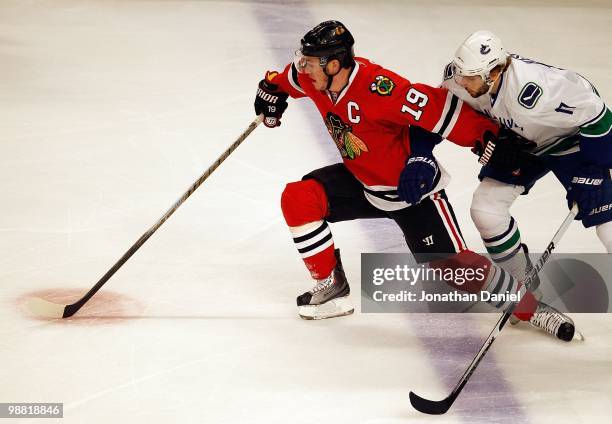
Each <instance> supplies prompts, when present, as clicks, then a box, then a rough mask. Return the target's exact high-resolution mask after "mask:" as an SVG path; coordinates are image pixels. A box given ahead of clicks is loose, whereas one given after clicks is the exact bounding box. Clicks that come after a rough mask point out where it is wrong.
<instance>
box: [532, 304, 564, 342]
mask: <svg viewBox="0 0 612 424" xmlns="http://www.w3.org/2000/svg"><path fill="white" fill-rule="evenodd" d="M541 308H542V311H536V313H535V314H534V316H533V317H532V318H531V320H530V321H531V323H532V324H533V325H535V326H537V327H540V328H542V329H544V330H546V331H547V332H549V333H551V334H554V335H557V330H559V327H560V326H561V324H563V323H564V322H568V321H567V320H566V318H565V317H564V316H563V314H562V313H561V312H559V311H557V310H555V309H553V308H552V307H550V306H547V305H545V306H544V305H543V306H541Z"/></svg>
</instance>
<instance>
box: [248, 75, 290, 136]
mask: <svg viewBox="0 0 612 424" xmlns="http://www.w3.org/2000/svg"><path fill="white" fill-rule="evenodd" d="M276 75H278V74H277V73H276V72H270V71H268V72H266V77H265V78H264V79H262V80H261V81H259V86H258V87H257V95H256V96H255V114H256V115H260V114H262V113H263V115H264V118H265V119H264V125H265V126H266V127H268V128H274V127H278V126H280V124H281V121H280V119H281V117H282V116H283V112H284V111H285V109H287V98H288V97H289V95H288V94H287V93H285V92H283V91H282V90H281V89H280V88H279V87H278V85H276V84H272V82H271V81H272V79H273V78H274V77H275V76H276Z"/></svg>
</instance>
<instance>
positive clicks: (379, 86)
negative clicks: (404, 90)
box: [370, 75, 395, 96]
mask: <svg viewBox="0 0 612 424" xmlns="http://www.w3.org/2000/svg"><path fill="white" fill-rule="evenodd" d="M394 88H395V83H394V82H393V80H391V78H389V77H386V76H384V75H378V76H377V77H376V79H375V80H374V82H373V83H372V84H370V91H371V92H372V93H376V94H378V95H380V96H390V95H391V92H392V91H393V89H394Z"/></svg>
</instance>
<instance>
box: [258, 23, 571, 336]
mask: <svg viewBox="0 0 612 424" xmlns="http://www.w3.org/2000/svg"><path fill="white" fill-rule="evenodd" d="M353 44H354V40H353V37H352V35H351V33H350V32H349V31H348V29H346V27H345V26H344V25H343V24H342V23H340V22H338V21H326V22H323V23H321V24H319V25H317V26H316V27H315V28H314V29H312V30H311V31H309V32H308V33H307V34H306V35H305V36H304V38H303V39H302V40H301V48H300V49H299V50H298V51H297V52H296V56H295V60H294V62H293V63H291V64H289V65H287V66H286V67H285V69H284V71H283V72H281V73H278V72H267V73H266V76H265V78H264V79H263V80H262V81H260V83H259V87H258V90H257V95H256V99H255V111H256V113H257V114H263V115H264V117H265V119H264V124H265V125H266V126H268V127H276V126H278V125H280V119H281V117H282V114H283V112H284V110H285V109H286V108H287V99H288V97H289V96H291V97H292V98H300V97H309V98H310V99H311V100H312V101H313V102H314V103H315V105H316V107H317V109H318V110H319V112H320V113H321V116H322V118H323V120H324V122H325V125H326V126H327V129H328V131H329V134H330V136H331V138H332V139H333V141H334V142H335V144H336V146H337V148H338V150H339V151H340V154H341V156H342V160H343V162H342V163H338V164H335V165H331V166H326V167H324V168H321V169H317V170H315V171H312V172H310V173H309V174H307V175H305V176H304V177H303V178H302V180H301V181H297V182H292V183H289V184H287V186H286V188H285V190H284V191H283V194H282V198H281V207H282V211H283V215H284V217H285V220H286V222H287V225H288V226H289V230H290V232H291V234H292V237H293V240H294V242H295V244H296V247H297V249H298V251H299V253H300V255H301V257H302V259H303V260H304V263H305V264H306V267H307V268H308V270H309V271H310V273H311V276H312V278H313V279H314V280H316V283H315V286H314V287H313V288H312V289H311V290H310V291H308V292H306V293H304V294H303V295H301V296H298V298H297V304H298V309H299V314H300V316H301V317H302V318H305V319H321V318H330V317H336V316H341V315H347V314H350V313H352V312H353V307H352V305H351V303H350V301H349V299H348V295H349V292H350V289H349V285H348V282H347V280H346V277H345V274H344V270H343V268H342V263H341V261H340V254H339V250H338V249H335V245H334V241H333V238H332V234H331V230H330V227H329V223H334V222H340V221H346V220H353V219H366V218H390V219H393V220H394V221H395V222H396V223H397V224H398V226H399V227H400V229H401V230H402V232H403V234H404V236H405V239H406V242H407V244H408V246H409V248H410V250H411V251H412V253H413V254H414V255H415V258H416V259H417V261H419V262H421V263H422V262H429V266H432V267H444V268H449V267H450V268H474V269H475V268H479V269H483V268H484V269H486V270H487V273H486V275H485V277H484V278H483V279H481V280H477V281H474V282H472V283H471V284H465V285H463V286H460V285H456V288H458V289H460V290H467V291H470V292H478V291H480V290H486V291H489V292H491V293H495V294H498V293H507V292H510V293H517V292H520V293H521V299H522V300H521V302H520V304H519V306H518V308H517V311H519V312H517V313H516V315H517V316H518V317H519V318H520V319H523V320H527V319H529V318H530V317H531V316H532V315H533V312H534V311H535V310H536V307H537V302H536V301H535V299H534V298H533V295H532V294H531V293H530V292H526V291H525V289H524V287H521V285H520V283H519V282H517V281H516V280H514V279H513V278H512V277H511V276H510V275H509V274H508V273H506V272H505V271H504V270H502V269H501V268H498V267H496V266H494V265H493V264H491V262H490V261H489V260H488V259H487V258H485V257H483V256H480V255H477V254H476V253H474V252H471V251H470V250H468V249H467V246H466V244H465V241H464V240H463V237H462V235H461V231H460V229H459V225H458V223H457V220H456V219H455V216H454V213H453V209H452V207H451V205H450V203H449V202H448V199H447V197H446V194H445V191H444V188H445V187H446V186H447V184H448V182H449V180H450V177H449V175H448V174H447V173H446V171H445V170H444V168H443V167H442V166H441V165H440V164H439V163H438V162H437V161H436V159H435V157H434V156H433V154H432V150H433V147H434V145H435V144H436V143H438V142H440V141H441V139H442V138H447V139H448V140H450V141H452V142H453V143H456V144H458V145H461V146H466V147H476V146H477V147H478V148H479V149H480V150H484V149H483V147H484V146H486V144H487V143H488V142H491V141H495V140H496V138H497V134H498V132H499V128H498V126H497V125H496V124H495V123H493V122H492V121H489V120H488V119H487V118H485V117H484V116H483V115H480V114H478V113H476V112H475V111H474V110H473V109H471V108H470V107H469V106H468V105H467V104H465V103H463V102H462V101H461V100H460V99H459V98H457V97H456V96H454V95H453V94H452V93H450V92H448V91H447V90H446V89H443V88H433V87H430V86H427V85H425V84H419V83H412V82H410V81H408V80H406V79H405V78H403V77H401V76H399V75H398V74H396V73H394V72H392V71H389V70H387V69H385V68H383V67H381V66H379V65H376V64H374V63H373V62H371V61H369V60H367V59H365V58H361V57H355V56H354V53H353ZM498 144H499V143H498ZM489 160H490V161H492V162H495V161H502V160H504V158H503V155H499V154H497V152H496V151H494V152H493V154H492V155H491V157H490V159H489ZM509 303H510V302H499V303H497V304H494V306H496V307H497V308H499V309H504V308H506V307H507V306H508V304H509ZM542 328H544V329H545V330H547V331H549V332H551V333H553V334H555V335H556V336H557V337H559V338H561V339H565V340H571V338H572V335H573V332H574V329H573V327H571V328H566V327H565V326H563V328H556V329H554V330H551V329H548V328H545V327H544V326H543V327H542Z"/></svg>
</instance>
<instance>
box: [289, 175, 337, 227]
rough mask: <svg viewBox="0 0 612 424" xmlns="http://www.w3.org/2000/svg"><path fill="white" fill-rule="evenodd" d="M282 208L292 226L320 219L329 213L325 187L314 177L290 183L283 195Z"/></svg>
mask: <svg viewBox="0 0 612 424" xmlns="http://www.w3.org/2000/svg"><path fill="white" fill-rule="evenodd" d="M281 208H282V210H283V215H284V217H285V221H286V222H287V225H289V226H290V227H297V226H300V225H304V224H306V223H309V222H313V221H320V220H322V219H324V218H325V216H326V215H327V195H326V194H325V189H324V188H323V186H322V185H321V184H320V183H319V182H317V181H316V180H312V179H309V180H303V181H297V182H293V183H289V184H287V185H286V186H285V190H283V194H282V196H281Z"/></svg>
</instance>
